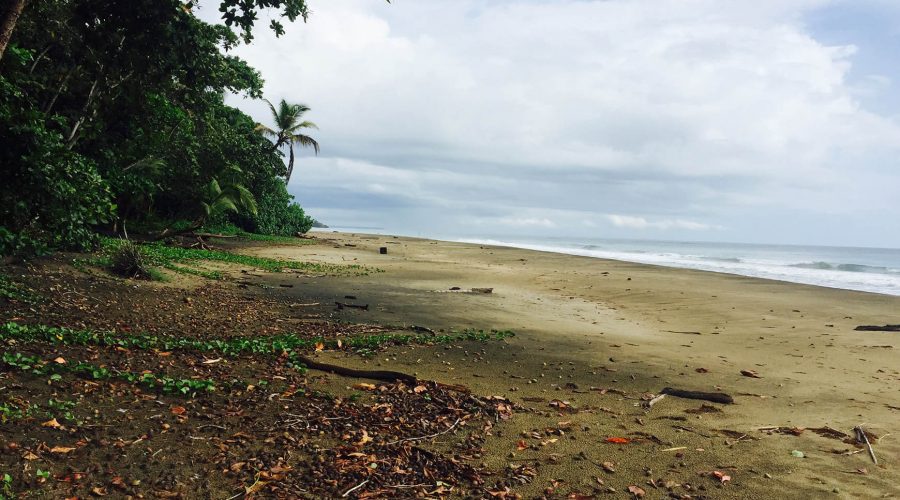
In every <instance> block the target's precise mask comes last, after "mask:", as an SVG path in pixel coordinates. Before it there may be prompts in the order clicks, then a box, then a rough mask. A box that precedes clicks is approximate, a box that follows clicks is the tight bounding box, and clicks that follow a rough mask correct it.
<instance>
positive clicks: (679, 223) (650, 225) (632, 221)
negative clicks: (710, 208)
mask: <svg viewBox="0 0 900 500" xmlns="http://www.w3.org/2000/svg"><path fill="white" fill-rule="evenodd" d="M606 218H607V219H609V221H610V222H611V223H612V225H614V226H616V227H624V228H629V229H686V230H688V231H707V230H710V229H717V228H716V227H715V226H711V225H709V224H703V223H700V222H694V221H689V220H682V219H662V220H654V221H648V220H647V219H645V218H644V217H639V216H634V215H616V214H610V215H607V216H606ZM718 229H721V228H718Z"/></svg>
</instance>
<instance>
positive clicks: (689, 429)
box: [672, 425, 712, 438]
mask: <svg viewBox="0 0 900 500" xmlns="http://www.w3.org/2000/svg"><path fill="white" fill-rule="evenodd" d="M672 427H673V428H674V429H681V430H683V431H688V432H693V433H694V434H696V435H698V436H702V437H705V438H712V436H707V435H706V434H703V433H702V432H699V431H695V430H694V429H691V428H690V427H685V426H683V425H673V426H672Z"/></svg>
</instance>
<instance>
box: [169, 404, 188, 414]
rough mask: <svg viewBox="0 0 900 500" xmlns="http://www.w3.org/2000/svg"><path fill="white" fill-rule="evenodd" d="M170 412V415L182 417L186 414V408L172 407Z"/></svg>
mask: <svg viewBox="0 0 900 500" xmlns="http://www.w3.org/2000/svg"><path fill="white" fill-rule="evenodd" d="M171 411H172V415H184V414H185V413H187V408H185V407H184V406H173V407H172V410H171Z"/></svg>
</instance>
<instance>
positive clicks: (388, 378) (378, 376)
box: [297, 356, 417, 385]
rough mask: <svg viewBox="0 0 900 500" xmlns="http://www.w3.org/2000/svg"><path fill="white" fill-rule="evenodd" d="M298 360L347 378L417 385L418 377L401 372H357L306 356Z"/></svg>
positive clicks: (308, 366)
mask: <svg viewBox="0 0 900 500" xmlns="http://www.w3.org/2000/svg"><path fill="white" fill-rule="evenodd" d="M297 360H298V361H300V362H301V363H303V364H304V365H306V367H307V368H310V369H313V370H319V371H323V372H328V373H334V374H336V375H343V376H345V377H355V378H367V379H371V380H382V381H384V382H396V381H398V380H399V381H401V382H406V383H408V384H413V385H415V384H416V382H417V379H416V377H414V376H413V375H409V374H406V373H401V372H394V371H390V370H355V369H353V368H346V367H343V366H338V365H332V364H329V363H320V362H318V361H314V360H312V359H309V358H307V357H306V356H297Z"/></svg>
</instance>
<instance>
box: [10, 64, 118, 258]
mask: <svg viewBox="0 0 900 500" xmlns="http://www.w3.org/2000/svg"><path fill="white" fill-rule="evenodd" d="M0 96H2V97H0V124H2V126H0V144H3V148H0V165H3V168H4V173H3V182H2V183H0V224H2V225H3V226H4V227H5V233H4V234H2V235H0V240H2V241H0V250H2V251H3V252H4V253H15V254H17V255H20V256H26V255H25V254H27V253H29V252H31V251H32V250H33V251H34V253H40V252H41V251H43V250H45V249H46V247H50V248H62V249H71V250H87V249H91V248H93V247H95V245H96V244H97V241H98V239H97V236H96V234H95V233H94V231H93V227H94V226H96V225H98V224H100V223H102V222H106V221H108V220H110V217H111V216H112V214H113V212H114V211H115V206H114V205H113V204H112V202H111V197H110V193H109V187H108V184H107V182H106V181H105V180H104V179H103V178H101V177H100V174H99V173H98V172H97V166H96V164H95V163H94V162H93V161H91V160H89V159H88V158H85V157H84V156H81V155H80V154H78V153H75V152H72V151H70V150H69V149H68V148H67V147H66V144H65V142H64V140H63V137H62V135H61V134H60V133H59V132H57V131H54V130H51V129H50V128H48V126H47V121H46V116H45V115H43V113H41V112H40V111H38V110H36V109H33V108H32V107H31V105H30V103H29V101H28V100H27V99H25V97H24V96H23V95H22V94H21V93H20V92H18V91H17V90H16V89H15V88H14V87H12V86H11V85H9V83H8V82H7V81H6V80H4V79H3V78H2V77H0ZM51 121H52V120H51Z"/></svg>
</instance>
